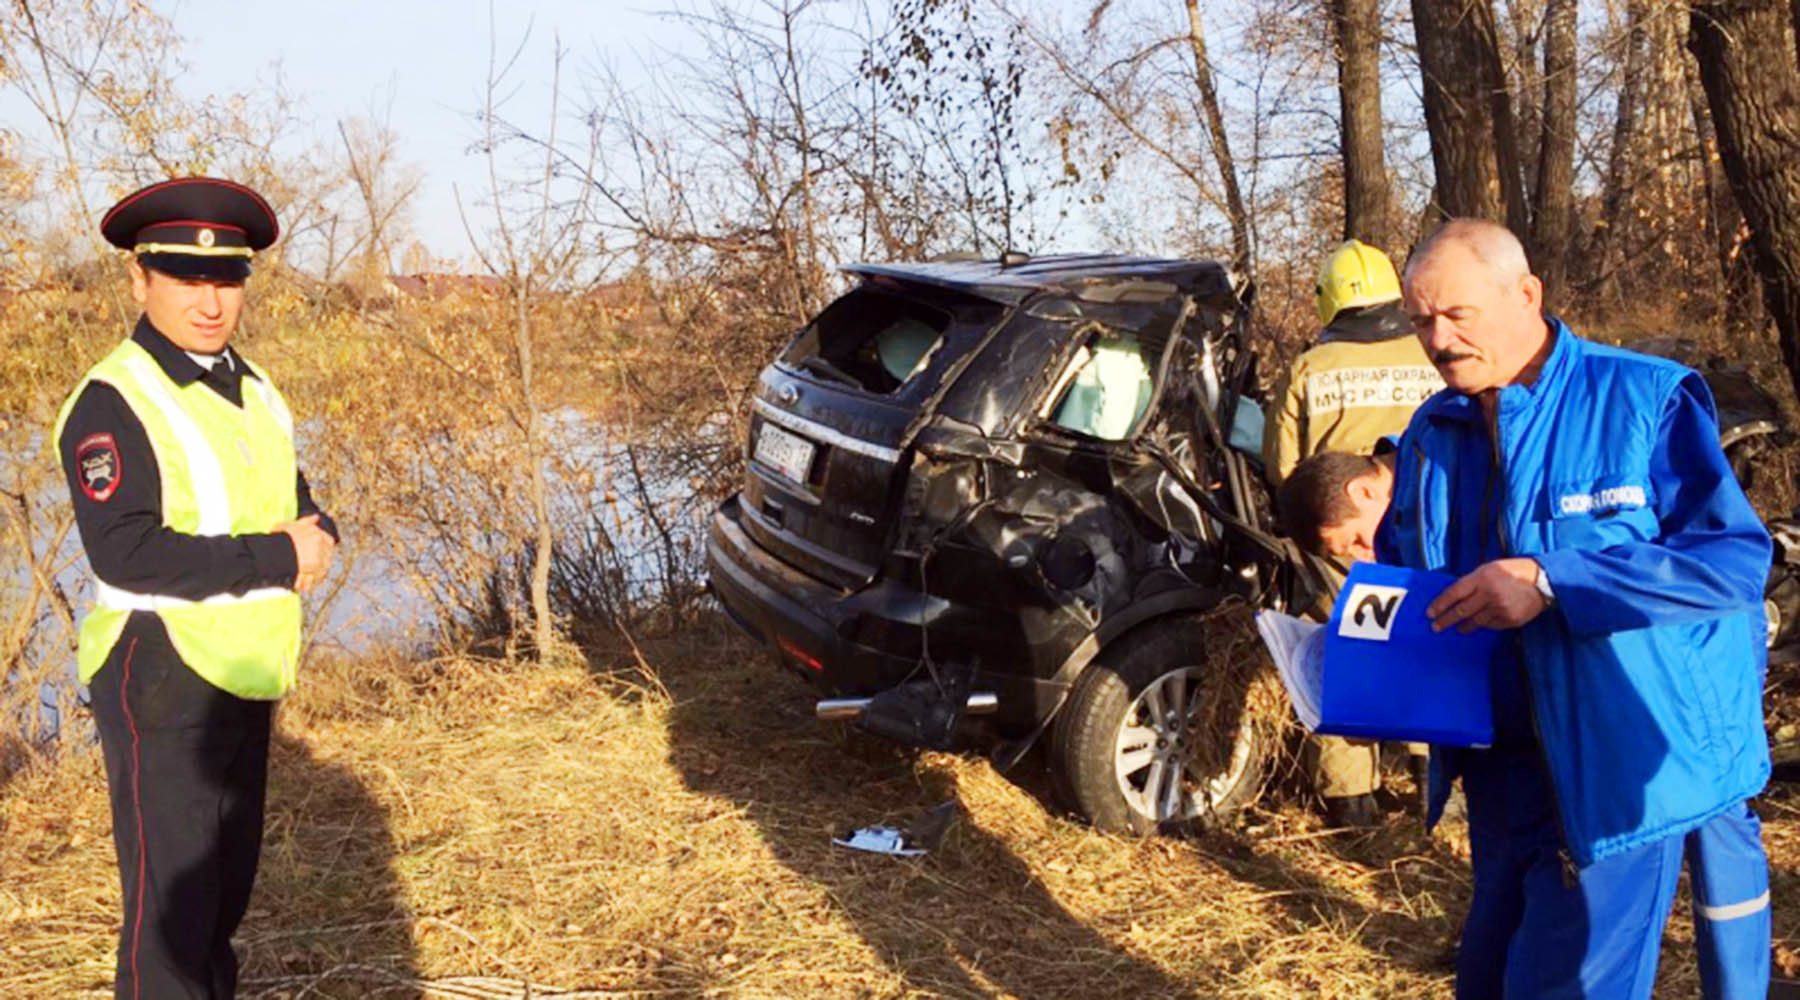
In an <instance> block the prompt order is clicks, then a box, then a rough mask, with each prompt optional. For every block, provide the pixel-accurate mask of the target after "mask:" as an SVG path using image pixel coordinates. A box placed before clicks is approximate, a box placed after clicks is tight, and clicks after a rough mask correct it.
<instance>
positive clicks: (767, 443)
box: [756, 423, 816, 484]
mask: <svg viewBox="0 0 1800 1000" xmlns="http://www.w3.org/2000/svg"><path fill="white" fill-rule="evenodd" d="M815 450H816V449H815V447H814V445H813V443H812V442H811V441H808V440H807V439H805V438H803V437H801V436H800V435H798V434H793V433H790V432H789V431H787V430H785V429H783V428H781V427H777V426H775V425H774V424H771V423H764V424H763V425H762V430H761V431H759V432H758V433H757V435H756V460H757V461H758V462H761V463H762V464H764V465H766V466H768V467H769V468H771V469H774V470H775V471H776V472H779V473H781V474H782V475H783V476H786V477H787V478H788V479H791V480H793V481H794V482H796V483H802V484H804V483H805V482H806V474H807V473H808V472H810V471H812V460H813V452H814V451H815Z"/></svg>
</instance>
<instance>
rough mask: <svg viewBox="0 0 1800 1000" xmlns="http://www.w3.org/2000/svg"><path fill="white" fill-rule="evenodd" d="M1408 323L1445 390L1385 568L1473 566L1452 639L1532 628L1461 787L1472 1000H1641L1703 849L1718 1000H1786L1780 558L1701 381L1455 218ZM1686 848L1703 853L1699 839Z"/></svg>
mask: <svg viewBox="0 0 1800 1000" xmlns="http://www.w3.org/2000/svg"><path fill="white" fill-rule="evenodd" d="M1403 287H1404V293H1405V295H1404V305H1405V309H1406V311H1407V313H1408V314H1409V315H1410V317H1411V319H1412V322H1413V325H1414V329H1415V331H1416V332H1417V333H1418V336H1419V338H1420V341H1421V343H1422V344H1423V345H1424V347H1425V351H1426V354H1427V355H1428V356H1429V357H1430V358H1431V360H1432V363H1433V364H1434V365H1435V366H1436V367H1437V369H1438V371H1439V373H1440V374H1442V375H1443V376H1444V381H1445V383H1446V386H1447V388H1446V389H1445V390H1444V391H1443V392H1441V393H1439V394H1438V395H1436V396H1434V397H1432V399H1430V400H1428V401H1427V402H1426V403H1425V404H1424V405H1423V406H1422V407H1420V409H1419V411H1418V413H1417V414H1415V415H1414V417H1413V420H1412V422H1411V424H1410V425H1409V426H1408V428H1407V431H1406V433H1405V435H1404V436H1403V437H1402V439H1401V441H1400V447H1399V450H1398V453H1397V459H1396V466H1395V479H1394V501H1393V504H1392V506H1391V507H1390V508H1389V510H1388V513H1387V516H1386V518H1385V519H1384V520H1383V522H1382V527H1381V530H1380V532H1379V534H1378V536H1377V545H1376V550H1377V554H1378V556H1379V557H1380V558H1381V559H1382V560H1383V561H1387V562H1395V563H1400V564H1403V565H1408V566H1414V567H1418V568H1429V569H1439V570H1447V571H1449V572H1453V573H1456V574H1459V576H1460V579H1459V580H1458V581H1457V583H1456V584H1454V585H1453V586H1451V587H1450V588H1449V589H1448V590H1446V591H1445V592H1444V594H1443V595H1442V596H1440V597H1439V598H1438V599H1437V600H1436V601H1435V602H1434V603H1433V604H1432V606H1431V608H1430V614H1431V617H1432V619H1433V624H1434V627H1437V628H1460V629H1465V630H1466V629H1472V628H1494V629H1503V630H1508V631H1510V632H1511V633H1512V635H1511V637H1510V641H1508V642H1505V643H1503V644H1502V646H1501V654H1500V655H1498V656H1497V657H1496V658H1495V661H1494V663H1493V665H1492V667H1491V670H1490V686H1491V688H1492V691H1493V698H1494V716H1495V739H1494V745H1493V746H1492V747H1491V748H1489V749H1485V750H1454V751H1447V750H1436V751H1434V754H1433V760H1432V769H1431V770H1432V774H1431V795H1430V802H1431V806H1430V819H1431V820H1433V821H1435V819H1436V817H1437V815H1438V814H1439V812H1440V811H1441V809H1442V805H1443V802H1444V800H1445V798H1447V796H1448V794H1449V789H1450V783H1451V781H1452V780H1454V778H1456V777H1458V776H1460V777H1461V778H1462V779H1463V787H1464V790H1465V792H1466V794H1467V797H1468V806H1469V808H1468V813H1469V838H1470V848H1471V862H1472V865H1473V868H1474V876H1475V895H1474V900H1473V901H1472V903H1471V907H1470V913H1469V916H1468V919H1467V921H1466V922H1465V924H1464V928H1463V939H1462V947H1461V949H1460V950H1459V955H1458V961H1457V996H1458V998H1459V1000H1485V998H1496V1000H1498V998H1505V1000H1513V998H1524V997H1605V998H1608V1000H1611V998H1628V1000H1629V998H1648V997H1649V996H1650V990H1651V987H1652V985H1653V983H1654V980H1655V975H1656V963H1657V958H1658V951H1659V946H1660V943H1661V935H1662V928H1663V924H1664V923H1665V921H1666V918H1667V915H1668V910H1669V906H1670V903H1671V901H1672V899H1673V897H1674V892H1675V883H1676V878H1677V876H1678V875H1679V873H1680V869H1681V858H1682V847H1683V842H1684V839H1692V840H1696V841H1699V842H1703V843H1705V844H1706V845H1708V850H1705V851H1703V852H1700V855H1699V860H1697V862H1696V863H1698V864H1704V865H1705V866H1706V867H1705V871H1704V875H1705V885H1706V886H1707V890H1706V891H1707V892H1708V893H1711V894H1712V895H1713V896H1714V897H1715V898H1712V899H1705V900H1700V901H1698V902H1699V904H1700V906H1699V914H1700V916H1701V918H1702V920H1701V922H1700V925H1699V927H1698V930H1699V933H1698V935H1697V937H1698V938H1699V942H1700V946H1701V950H1702V968H1703V974H1704V975H1705V976H1706V977H1707V979H1708V982H1707V995H1708V996H1716V997H1734V998H1735V997H1740V996H1762V995H1765V994H1766V990H1767V983H1768V975H1769V970H1768V963H1769V927H1770V917H1769V896H1768V870H1767V860H1766V858H1765V857H1764V854H1763V849H1762V843H1761V837H1760V828H1759V826H1758V823H1757V820H1756V817H1755V815H1754V814H1753V813H1752V812H1751V811H1750V810H1749V808H1748V806H1747V805H1746V800H1747V799H1749V798H1750V797H1751V796H1752V795H1755V794H1756V793H1757V792H1758V791H1760V790H1761V788H1762V787H1763V784H1764V783H1765V782H1766V781H1767V780H1768V774H1769V755H1768V743H1767V738H1766V736H1765V734H1764V731H1763V721H1762V679H1763V674H1764V670H1765V653H1764V642H1763V639H1764V629H1765V628H1766V623H1765V622H1764V620H1763V616H1762V584H1763V581H1764V580H1765V579H1766V574H1767V570H1768V565H1769V549H1770V542H1769V537H1768V534H1767V532H1766V531H1765V530H1764V529H1763V526H1762V523H1761V521H1760V520H1759V519H1758V518H1757V516H1756V513H1755V511H1754V510H1753V509H1752V508H1751V506H1750V503H1749V501H1748V500H1747V499H1745V497H1744V495H1743V491H1742V489H1741V488H1740V487H1739V486H1738V484H1737V481H1736V479H1735V478H1733V476H1732V474H1731V470H1730V466H1729V464H1728V463H1727V462H1726V460H1725V456H1724V454H1723V452H1722V451H1721V449H1720V448H1719V444H1718V428H1717V423H1716V419H1715V417H1714V415H1713V409H1712V399H1711V395H1710V394H1709V392H1708V390H1707V388H1706V384H1705V382H1704V380H1702V379H1701V377H1700V376H1699V375H1698V374H1696V373H1694V372H1693V371H1691V370H1689V369H1686V368H1683V367H1682V366H1680V365H1677V364H1674V363H1672V362H1668V361H1664V360H1661V359H1657V358H1651V357H1647V356H1644V355H1640V354H1636V353H1633V352H1629V351H1623V350H1619V349H1616V348H1610V347H1605V346H1602V345H1598V344H1593V343H1590V342H1588V341H1584V340H1582V339H1580V338H1579V337H1577V336H1576V335H1575V334H1574V333H1573V332H1571V331H1570V330H1569V328H1568V327H1567V326H1566V325H1564V324H1563V323H1562V322H1561V321H1560V320H1557V319H1554V318H1549V317H1546V316H1544V315H1543V313H1542V305H1543V286H1542V284H1541V283H1540V282H1539V281H1538V279H1537V278H1536V277H1534V276H1533V275H1532V274H1531V273H1530V269H1529V267H1528V266H1527V264H1526V260H1525V254H1524V250H1523V248H1522V247H1521V246H1520V245H1519V242H1518V240H1517V239H1516V238H1515V237H1514V236H1513V235H1512V234H1511V233H1510V232H1508V231H1507V230H1506V229H1505V228H1503V227H1501V226H1498V225H1495V224H1494V223H1491V222H1485V221H1479V220H1466V219H1465V220H1455V221H1452V222H1451V223H1448V224H1447V225H1445V226H1444V227H1443V228H1442V229H1440V230H1438V231H1437V232H1436V233H1434V234H1433V235H1432V236H1430V237H1429V238H1428V239H1427V240H1426V241H1425V242H1424V243H1422V244H1421V245H1420V246H1419V248H1418V249H1417V250H1416V251H1415V252H1414V254H1413V257H1412V259H1411V260H1410V261H1409V262H1408V265H1407V268H1406V276H1405V280H1404V282H1403ZM1690 835H1691V836H1690Z"/></svg>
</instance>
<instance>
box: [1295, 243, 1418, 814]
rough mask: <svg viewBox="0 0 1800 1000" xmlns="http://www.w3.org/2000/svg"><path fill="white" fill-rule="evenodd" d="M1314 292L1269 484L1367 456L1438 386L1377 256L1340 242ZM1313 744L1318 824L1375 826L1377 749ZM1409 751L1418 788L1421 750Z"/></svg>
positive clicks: (1342, 742)
mask: <svg viewBox="0 0 1800 1000" xmlns="http://www.w3.org/2000/svg"><path fill="white" fill-rule="evenodd" d="M1315 291H1316V293H1317V305H1318V314H1319V322H1320V323H1321V324H1322V325H1323V327H1324V329H1323V330H1322V331H1321V332H1320V334H1319V342H1318V344H1317V345H1316V346H1314V347H1313V348H1311V349H1310V350H1308V351H1306V352H1305V353H1303V354H1301V355H1300V357H1299V358H1298V359H1296V360H1295V362H1294V364H1293V367H1292V368H1290V369H1289V370H1288V372H1287V373H1286V376H1285V377H1284V378H1283V379H1282V381H1281V383H1280V384H1279V385H1277V386H1276V389H1275V394H1274V396H1273V398H1272V402H1271V403H1270V410H1271V412H1270V414H1269V419H1268V421H1267V422H1266V424H1265V425H1264V431H1263V466H1264V469H1265V470H1266V472H1267V474H1268V476H1269V479H1270V481H1271V483H1272V484H1273V485H1275V486H1280V485H1281V483H1282V481H1283V480H1285V479H1286V478H1287V476H1288V474H1289V473H1290V472H1292V471H1293V468H1294V466H1295V465H1296V464H1297V463H1299V462H1300V461H1301V460H1302V459H1305V458H1307V457H1309V456H1311V455H1314V454H1317V453H1319V452H1322V451H1340V452H1351V453H1354V454H1358V455H1368V454H1370V453H1371V452H1373V451H1374V449H1375V445H1376V443H1377V442H1379V441H1380V440H1381V439H1382V438H1384V437H1388V436H1390V435H1397V434H1399V433H1400V432H1401V431H1403V430H1405V429H1406V422H1407V421H1408V420H1409V419H1411V418H1412V413H1413V410H1414V409H1416V408H1417V407H1418V405H1419V404H1420V403H1422V402H1424V401H1425V400H1426V399H1427V398H1429V397H1430V396H1431V394H1432V393H1434V392H1436V391H1437V390H1439V389H1441V388H1443V385H1444V382H1443V380H1442V379H1441V378H1439V377H1438V373H1437V369H1435V368H1433V367H1432V365H1431V362H1430V360H1429V359H1427V358H1426V357H1425V352H1424V350H1423V349H1422V348H1420V347H1419V341H1418V338H1417V337H1414V336H1413V331H1412V326H1411V325H1410V324H1409V323H1408V322H1407V319H1406V315H1405V313H1404V312H1403V311H1402V310H1401V308H1400V278H1399V276H1398V275H1397V274H1396V273H1395V272H1394V264H1393V262H1392V261H1390V260H1389V259H1388V257H1387V255H1386V254H1384V253H1382V252H1381V251H1380V250H1377V249H1375V248H1374V247H1372V246H1369V245H1368V244H1367V243H1363V242H1361V241H1359V240H1346V241H1345V242H1344V243H1343V244H1342V245H1341V246H1339V247H1338V248H1337V249H1336V250H1334V251H1332V253H1331V255H1330V256H1328V257H1326V258H1325V263H1324V265H1323V266H1321V267H1320V268H1319V281H1318V285H1317V288H1316V289H1315ZM1339 568H1340V569H1341V568H1343V567H1341V566H1340V567H1339ZM1341 579H1342V578H1341V577H1339V578H1338V582H1341ZM1330 596H1335V594H1333V595H1330ZM1325 607H1326V608H1329V607H1330V603H1329V600H1327V602H1326V604H1325ZM1314 747H1315V749H1316V751H1317V754H1316V759H1315V767H1314V786H1315V788H1317V790H1318V792H1319V795H1320V796H1321V797H1323V798H1324V800H1325V818H1326V821H1327V822H1329V823H1331V824H1332V825H1333V826H1351V827H1360V826H1374V825H1376V824H1378V823H1380V822H1381V810H1380V808H1379V807H1378V806H1377V805H1376V802H1375V795H1374V792H1375V789H1376V787H1377V786H1378V785H1379V783H1380V775H1381V770H1380V755H1381V748H1380V746H1379V745H1377V744H1375V743H1371V742H1368V741H1364V740H1348V739H1345V738H1343V737H1341V736H1316V737H1314ZM1412 750H1413V752H1412V755H1411V757H1412V770H1413V772H1414V774H1415V776H1416V777H1418V778H1419V779H1421V780H1420V785H1421V787H1422V786H1423V780H1422V779H1423V777H1424V770H1425V756H1424V754H1425V748H1424V747H1422V746H1421V747H1414V748H1412Z"/></svg>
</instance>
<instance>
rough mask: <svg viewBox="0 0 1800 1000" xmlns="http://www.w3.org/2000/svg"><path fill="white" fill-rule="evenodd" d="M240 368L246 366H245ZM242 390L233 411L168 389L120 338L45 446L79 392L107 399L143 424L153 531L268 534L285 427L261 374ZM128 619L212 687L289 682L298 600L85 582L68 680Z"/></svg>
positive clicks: (279, 493)
mask: <svg viewBox="0 0 1800 1000" xmlns="http://www.w3.org/2000/svg"><path fill="white" fill-rule="evenodd" d="M246 363H248V362H246ZM250 369H251V371H252V372H254V373H255V374H256V376H257V377H256V378H245V379H244V380H243V386H244V390H243V401H244V405H243V406H242V407H241V408H240V407H236V406H233V405H232V404H231V403H230V402H229V401H227V400H226V399H224V398H223V397H221V396H220V395H219V394H218V393H217V392H214V391H213V390H212V389H210V388H208V387H206V386H205V385H202V384H201V383H200V382H197V381H196V382H192V383H189V384H188V385H186V386H182V385H177V384H176V383H175V381H174V380H173V379H171V378H169V376H168V375H167V374H166V373H165V372H164V371H163V369H162V366H161V365H159V364H157V362H156V359H155V358H154V357H152V356H151V355H150V353H149V352H148V351H146V350H144V349H143V348H142V347H140V346H138V345H137V344H136V343H134V342H132V341H130V340H126V341H125V342H124V343H121V344H120V345H119V346H118V347H117V348H115V349H114V350H113V352H112V353H111V354H108V355H107V356H106V357H105V358H102V359H101V360H100V362H99V363H98V364H96V365H94V367H93V368H91V369H89V370H88V373H87V374H86V375H85V376H83V378H82V380H81V383H80V384H78V385H77V386H76V387H75V391H74V392H72V393H70V395H69V398H68V400H67V401H66V402H64V403H63V407H62V412H61V413H60V414H58V415H57V418H56V437H55V440H61V439H62V431H63V424H64V423H66V422H67V421H68V418H69V410H70V409H71V408H72V407H73V406H74V403H75V400H76V399H78V398H79V397H80V396H81V391H82V390H83V389H84V388H86V387H87V384H88V383H89V382H104V383H106V384H107V385H110V386H112V387H113V388H114V389H117V390H118V391H119V395H121V396H123V397H124V398H125V402H126V404H127V405H128V406H130V407H131V412H132V414H133V415H135V416H136V417H137V418H138V420H139V421H140V422H142V423H143V425H144V431H145V433H146V434H147V435H148V436H149V438H150V448H151V450H152V451H153V452H155V456H156V467H157V471H158V473H159V475H160V478H161V480H162V517H163V524H164V525H166V526H168V527H169V528H170V529H172V530H174V531H177V532H180V533H182V534H187V535H243V534H253V533H260V532H267V531H270V530H272V529H273V528H274V527H275V525H277V524H280V523H281V522H283V521H290V520H293V518H294V515H295V505H296V502H297V501H296V496H295V479H296V473H295V464H294V421H293V416H292V415H291V414H290V413H289V411H288V407H287V402H286V401H285V400H283V399H282V398H281V394H280V393H279V392H277V391H276V389H275V385H274V383H273V382H271V381H269V377H268V374H267V373H266V372H264V371H263V370H262V369H261V368H258V367H256V366H255V365H251V366H250ZM133 611H153V612H155V613H156V615H157V617H159V618H161V619H162V622H163V626H164V627H165V628H166V629H167V630H168V633H169V640H170V642H171V643H173V644H174V646H175V651H176V652H177V653H178V654H180V656H181V658H182V660H183V661H184V662H185V663H186V664H187V665H188V666H189V667H190V668H191V669H192V670H193V671H194V672H195V673H197V674H199V675H200V676H201V677H203V678H205V679H206V680H207V681H208V682H209V683H211V684H212V685H213V686H214V687H217V688H220V689H222V690H225V691H229V692H230V693H232V694H234V695H237V696H238V697H240V698H251V699H257V700H271V699H275V698H279V697H281V696H282V695H283V694H285V693H287V691H288V689H289V688H291V687H292V686H293V684H294V673H295V669H296V667H297V665H298V661H299V656H300V595H298V594H296V593H295V592H294V591H293V590H292V589H289V588H287V587H264V588H260V589H256V590H251V591H249V592H247V593H244V594H217V595H214V596H212V597H208V598H205V599H204V600H198V601H194V600H185V599H182V598H179V597H175V596H173V595H168V594H137V593H132V592H130V591H126V590H121V589H119V588H117V587H114V586H111V585H109V584H107V583H106V581H104V580H101V579H99V578H98V577H96V578H95V580H94V607H93V608H92V609H91V610H90V611H89V612H88V614H87V617H86V618H85V619H84V620H83V621H82V623H81V638H80V642H79V653H78V657H77V658H78V662H79V672H80V676H81V681H82V683H84V684H85V683H87V682H88V680H89V679H91V678H92V677H93V676H94V674H95V672H96V671H98V670H99V669H100V666H101V664H103V663H104V662H105V661H106V656H107V654H108V653H109V652H111V651H112V648H113V646H114V644H116V643H117V642H118V640H119V634H120V633H121V632H122V631H123V630H124V628H125V619H126V618H127V616H129V615H130V613H131V612H133Z"/></svg>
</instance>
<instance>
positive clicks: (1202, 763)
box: [1051, 619, 1274, 833]
mask: <svg viewBox="0 0 1800 1000" xmlns="http://www.w3.org/2000/svg"><path fill="white" fill-rule="evenodd" d="M1232 627H1233V626H1232V624H1231V623H1230V622H1229V621H1226V620H1223V619H1214V620H1212V621H1211V622H1202V621H1200V620H1197V619H1176V620H1171V621H1168V622H1163V623H1156V624H1152V625H1148V626H1145V627H1144V628H1143V629H1141V630H1139V631H1137V632H1134V633H1132V634H1131V635H1128V636H1126V637H1125V638H1124V639H1122V640H1120V641H1119V642H1118V643H1116V644H1115V645H1114V646H1112V647H1110V648H1108V649H1107V650H1106V651H1104V652H1103V653H1101V655H1100V657H1099V659H1098V660H1096V661H1095V662H1094V663H1093V664H1092V665H1090V666H1089V667H1088V669H1087V670H1086V671H1084V672H1083V673H1082V675H1081V678H1080V679H1079V680H1078V681H1076V684H1075V690H1074V691H1073V692H1072V693H1071V695H1070V698H1069V703H1068V704H1067V705H1065V706H1064V708H1063V712H1062V714H1061V716H1060V717H1059V718H1058V721H1057V727H1056V733H1055V737H1054V741H1053V744H1052V764H1051V766H1052V767H1053V768H1055V769H1056V770H1057V775H1056V777H1057V778H1058V786H1059V787H1060V788H1061V789H1062V791H1063V792H1064V794H1065V795H1066V796H1067V797H1068V799H1069V800H1070V801H1069V804H1070V805H1072V806H1073V807H1075V808H1076V809H1077V810H1079V811H1080V812H1081V813H1082V815H1084V816H1086V817H1087V818H1088V819H1089V820H1090V821H1092V822H1093V824H1094V825H1095V826H1096V827H1099V828H1100V829H1102V830H1108V831H1116V832H1123V831H1133V832H1138V833H1150V832H1157V831H1162V832H1171V833H1180V832H1188V831H1192V830H1196V829H1198V828H1201V827H1203V826H1205V825H1207V824H1208V823H1211V822H1214V821H1217V820H1220V819H1223V818H1226V817H1229V816H1230V815H1232V814H1234V813H1236V812H1237V811H1239V810H1241V809H1242V808H1243V807H1244V806H1246V805H1248V804H1249V803H1250V802H1251V801H1253V800H1254V799H1255V797H1256V794H1257V792H1258V791H1259V790H1260V788H1261V784H1262V779H1263V775H1264V773H1265V772H1266V771H1267V768H1268V760H1269V757H1270V754H1271V752H1272V749H1273V747H1274V740H1273V738H1272V736H1271V734H1270V733H1268V732H1267V731H1265V728H1264V727H1262V726H1260V725H1258V713H1255V712H1252V711H1249V710H1247V700H1248V699H1247V692H1248V690H1249V683H1248V681H1249V679H1250V678H1251V677H1252V675H1253V673H1254V669H1255V668H1254V664H1255V662H1259V661H1251V662H1235V663H1234V662H1230V661H1231V660H1232V659H1233V657H1231V656H1228V655H1219V654H1221V653H1223V652H1224V651H1223V650H1221V649H1219V648H1218V647H1220V646H1221V645H1225V646H1230V647H1232V648H1233V650H1234V651H1235V652H1236V653H1237V654H1238V655H1239V656H1243V655H1251V656H1253V655H1254V652H1255V651H1254V649H1250V650H1248V651H1246V650H1244V649H1243V648H1242V646H1241V644H1239V643H1233V642H1229V641H1226V642H1223V643H1222V642H1221V640H1229V639H1230V638H1231V636H1230V632H1229V630H1230V629H1232ZM1209 654H1210V655H1209Z"/></svg>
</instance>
